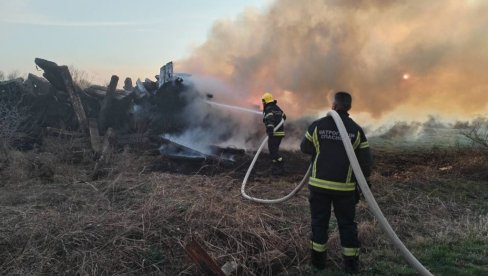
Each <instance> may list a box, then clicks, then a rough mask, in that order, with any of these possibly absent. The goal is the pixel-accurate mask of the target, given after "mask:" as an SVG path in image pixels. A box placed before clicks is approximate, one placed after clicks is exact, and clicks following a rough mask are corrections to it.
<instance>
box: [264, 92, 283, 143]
mask: <svg viewBox="0 0 488 276" xmlns="http://www.w3.org/2000/svg"><path fill="white" fill-rule="evenodd" d="M263 116H264V117H263V123H264V124H265V125H266V133H268V135H272V136H281V137H282V136H285V126H284V124H282V125H281V126H280V127H279V128H278V129H277V130H276V131H274V128H275V127H276V126H277V125H278V124H279V123H280V122H281V119H284V120H286V115H285V113H283V110H281V108H280V107H279V106H278V105H277V104H276V101H275V102H272V103H269V104H266V105H265V106H264V110H263Z"/></svg>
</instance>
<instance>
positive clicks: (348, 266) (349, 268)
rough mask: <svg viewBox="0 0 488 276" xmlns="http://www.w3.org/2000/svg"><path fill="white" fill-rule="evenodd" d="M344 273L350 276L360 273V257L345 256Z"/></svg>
mask: <svg viewBox="0 0 488 276" xmlns="http://www.w3.org/2000/svg"><path fill="white" fill-rule="evenodd" d="M343 258H344V271H345V272H346V273H349V274H357V273H359V257H358V256H343Z"/></svg>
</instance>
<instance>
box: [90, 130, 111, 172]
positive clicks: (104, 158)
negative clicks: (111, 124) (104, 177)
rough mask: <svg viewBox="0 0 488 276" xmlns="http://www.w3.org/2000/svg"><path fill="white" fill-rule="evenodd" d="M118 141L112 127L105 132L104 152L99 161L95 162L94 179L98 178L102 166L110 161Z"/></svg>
mask: <svg viewBox="0 0 488 276" xmlns="http://www.w3.org/2000/svg"><path fill="white" fill-rule="evenodd" d="M116 143H117V138H116V136H115V131H114V130H113V129H112V128H109V129H108V130H107V133H105V136H104V139H103V147H102V153H101V155H100V158H99V159H98V161H97V162H96V163H95V168H94V169H93V173H92V179H96V178H98V176H99V175H100V172H101V168H102V167H103V166H104V165H106V164H107V163H108V162H109V160H110V156H111V155H112V152H113V149H114V145H115V144H116Z"/></svg>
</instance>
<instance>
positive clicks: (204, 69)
mask: <svg viewBox="0 0 488 276" xmlns="http://www.w3.org/2000/svg"><path fill="white" fill-rule="evenodd" d="M178 64H179V67H181V68H182V70H184V71H187V72H191V73H195V74H200V75H205V76H210V77H212V78H216V79H219V80H221V81H223V82H225V83H226V84H227V85H228V86H229V87H232V89H231V90H232V91H229V93H231V94H232V93H233V94H235V95H238V97H239V98H240V103H245V104H246V106H249V104H251V103H254V104H259V97H260V96H261V95H262V94H263V92H265V91H270V92H272V93H274V94H275V95H276V98H277V99H278V102H279V104H280V106H282V107H284V109H285V112H286V113H287V114H289V115H296V116H298V115H303V114H306V113H314V112H318V111H321V110H324V109H327V108H328V107H329V106H330V98H331V95H332V93H334V92H335V91H338V90H345V91H349V92H351V93H352V94H353V97H354V101H353V112H358V113H365V114H367V116H370V117H371V118H374V119H379V118H382V117H388V116H387V115H389V114H392V113H395V112H396V114H403V116H404V118H409V119H413V118H414V117H412V116H420V115H421V114H424V115H423V116H425V115H427V114H433V113H435V114H440V115H446V116H451V117H452V118H461V117H463V118H469V117H471V116H475V115H479V114H484V113H486V112H487V110H488V109H487V107H488V96H487V93H488V76H487V73H486V70H487V69H486V68H488V1H484V0H433V1H423V0H411V1H400V0H398V1H380V0H362V1H361V0H301V1H296V0H277V1H274V2H272V3H271V4H270V6H269V7H268V8H267V10H265V11H260V10H255V9H248V10H246V11H244V12H243V13H242V14H241V15H240V16H239V17H238V18H236V19H234V20H222V21H218V22H216V23H215V24H214V26H213V28H212V30H211V31H210V33H209V35H208V39H207V41H206V42H205V43H203V44H202V45H201V46H199V47H198V48H196V49H194V51H193V52H192V54H191V56H189V57H188V58H187V59H185V60H182V61H179V62H178ZM418 118H419V117H416V118H415V119H418Z"/></svg>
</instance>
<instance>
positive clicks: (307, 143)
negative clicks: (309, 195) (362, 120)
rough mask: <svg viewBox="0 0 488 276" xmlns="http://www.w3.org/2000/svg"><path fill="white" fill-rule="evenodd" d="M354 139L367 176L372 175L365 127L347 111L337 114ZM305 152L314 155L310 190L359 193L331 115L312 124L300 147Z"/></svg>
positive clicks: (360, 161)
mask: <svg viewBox="0 0 488 276" xmlns="http://www.w3.org/2000/svg"><path fill="white" fill-rule="evenodd" d="M338 113H339V115H340V117H341V119H342V121H343V122H344V125H345V127H346V130H347V132H348V134H349V138H350V139H351V143H352V145H353V148H354V150H355V153H356V156H357V158H358V161H359V165H360V166H361V170H362V171H363V173H364V176H365V177H369V175H370V174H371V166H372V159H371V152H370V148H369V144H368V140H366V136H365V135H364V132H363V130H362V128H361V127H360V126H359V125H358V124H356V122H354V121H353V120H352V119H351V118H349V114H348V113H347V112H345V111H338ZM300 148H301V150H302V151H303V152H304V153H307V154H312V158H313V160H312V173H311V175H310V180H309V187H310V189H311V191H319V192H327V193H331V194H345V193H349V192H354V191H355V190H356V177H355V176H354V173H353V171H352V167H351V164H350V162H349V158H348V157H347V154H346V150H345V148H344V144H343V143H342V139H341V135H340V133H339V130H338V129H337V126H336V124H335V122H334V119H333V118H332V117H331V116H327V117H323V118H321V119H319V120H317V121H315V122H313V123H312V124H311V125H310V127H309V128H308V130H307V132H306V133H305V138H304V139H303V141H302V143H301V145H300Z"/></svg>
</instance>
